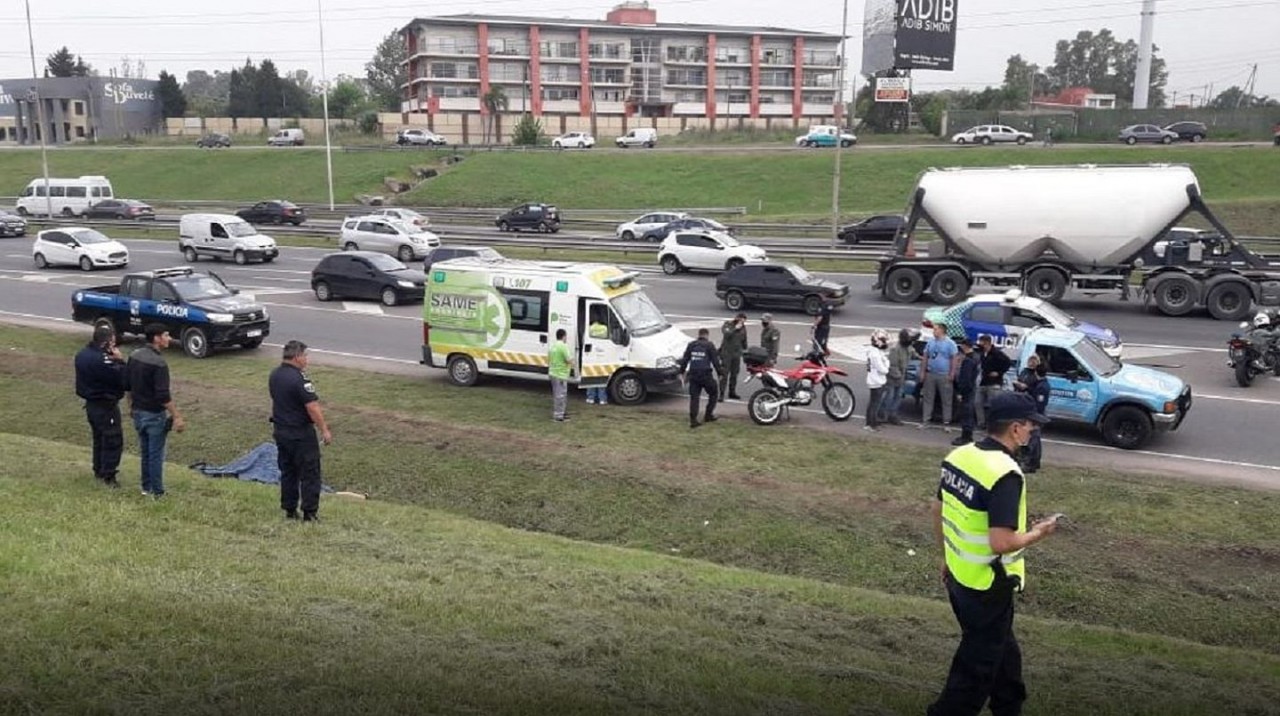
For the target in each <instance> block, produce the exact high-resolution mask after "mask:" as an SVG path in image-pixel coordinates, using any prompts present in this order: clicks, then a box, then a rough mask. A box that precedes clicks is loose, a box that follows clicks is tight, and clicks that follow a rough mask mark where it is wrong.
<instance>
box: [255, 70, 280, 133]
mask: <svg viewBox="0 0 1280 716" xmlns="http://www.w3.org/2000/svg"><path fill="white" fill-rule="evenodd" d="M280 84H281V83H280V73H279V72H278V71H277V70H276V63H274V62H272V61H271V60H263V61H262V64H260V65H258V72H257V75H256V77H254V81H253V92H254V95H255V96H256V97H257V112H256V113H255V114H257V116H259V117H262V119H263V120H267V119H269V118H271V117H283V116H285V115H284V103H283V102H281V99H282V93H281V91H280Z"/></svg>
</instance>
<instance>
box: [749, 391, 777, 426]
mask: <svg viewBox="0 0 1280 716" xmlns="http://www.w3.org/2000/svg"><path fill="white" fill-rule="evenodd" d="M785 404H786V399H785V398H783V397H782V396H781V395H778V394H777V393H776V392H774V391H772V390H770V389H768V388H761V389H760V390H757V391H756V392H754V393H752V394H751V397H750V398H749V399H747V413H749V414H750V415H751V419H752V420H754V421H755V422H756V424H757V425H773V424H774V423H776V422H778V421H779V420H781V419H782V408H783V406H784V405H785Z"/></svg>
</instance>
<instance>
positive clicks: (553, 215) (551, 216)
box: [493, 204, 560, 234]
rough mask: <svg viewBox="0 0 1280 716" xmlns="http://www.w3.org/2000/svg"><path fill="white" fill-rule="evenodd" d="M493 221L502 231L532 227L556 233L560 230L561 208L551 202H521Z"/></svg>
mask: <svg viewBox="0 0 1280 716" xmlns="http://www.w3.org/2000/svg"><path fill="white" fill-rule="evenodd" d="M493 223H494V224H495V225H497V227H498V228H499V229H500V230H502V231H520V230H521V229H532V230H533V231H547V232H550V233H553V234H554V233H556V232H557V231H559V230H560V210H559V209H557V208H555V207H554V206H550V205H549V204H521V205H520V206H517V207H516V208H514V209H512V210H510V211H508V212H507V213H505V214H503V215H502V216H499V217H498V218H497V219H495V220H494V222H493Z"/></svg>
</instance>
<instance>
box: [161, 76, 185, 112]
mask: <svg viewBox="0 0 1280 716" xmlns="http://www.w3.org/2000/svg"><path fill="white" fill-rule="evenodd" d="M156 95H157V96H158V97H159V98H160V112H161V114H163V115H164V116H165V118H169V117H181V116H183V115H184V114H186V113H187V98H186V96H185V95H183V94H182V88H181V87H179V86H178V78H177V77H174V76H173V75H171V74H169V73H168V72H165V71H164V70H160V82H159V84H157V85H156Z"/></svg>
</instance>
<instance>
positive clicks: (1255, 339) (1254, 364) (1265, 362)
mask: <svg viewBox="0 0 1280 716" xmlns="http://www.w3.org/2000/svg"><path fill="white" fill-rule="evenodd" d="M1272 325H1273V324H1272V317H1271V316H1270V315H1269V314H1266V313H1259V314H1258V315H1257V316H1256V317H1255V318H1254V319H1253V323H1249V322H1248V321H1245V322H1244V323H1241V324H1240V328H1241V329H1242V330H1244V333H1232V334H1231V339H1230V340H1228V341H1227V365H1228V366H1230V367H1231V368H1233V369H1235V372H1236V382H1237V383H1239V384H1240V387H1241V388H1248V387H1249V385H1250V384H1251V383H1253V379H1254V378H1255V377H1257V376H1259V375H1265V374H1267V373H1271V374H1272V375H1276V376H1280V338H1278V337H1277V336H1276V334H1275V333H1274V332H1273V330H1272ZM1259 332H1265V335H1259Z"/></svg>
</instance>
